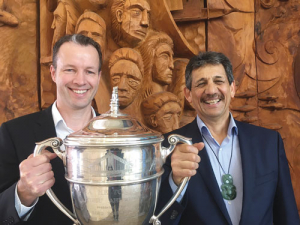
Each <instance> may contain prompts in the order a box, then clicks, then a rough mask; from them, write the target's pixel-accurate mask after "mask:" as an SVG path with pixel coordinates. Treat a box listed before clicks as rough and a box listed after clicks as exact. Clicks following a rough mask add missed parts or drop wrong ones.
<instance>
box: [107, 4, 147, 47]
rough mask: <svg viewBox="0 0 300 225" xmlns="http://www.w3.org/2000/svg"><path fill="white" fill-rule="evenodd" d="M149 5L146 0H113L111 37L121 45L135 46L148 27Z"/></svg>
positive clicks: (143, 37)
mask: <svg viewBox="0 0 300 225" xmlns="http://www.w3.org/2000/svg"><path fill="white" fill-rule="evenodd" d="M149 13H150V6H149V4H148V2H147V1H146V0H113V3H112V6H111V24H112V30H111V31H112V37H113V39H114V41H115V42H116V43H117V44H118V45H119V46H121V47H131V48H133V47H136V46H137V45H138V44H139V43H140V42H141V41H142V40H144V39H145V37H146V35H147V32H148V28H149Z"/></svg>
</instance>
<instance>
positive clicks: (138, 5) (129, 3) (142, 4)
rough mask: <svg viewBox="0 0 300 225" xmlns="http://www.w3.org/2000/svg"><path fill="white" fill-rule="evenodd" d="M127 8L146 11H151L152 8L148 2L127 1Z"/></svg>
mask: <svg viewBox="0 0 300 225" xmlns="http://www.w3.org/2000/svg"><path fill="white" fill-rule="evenodd" d="M124 7H125V8H140V9H146V10H147V11H150V6H149V4H148V2H147V1H145V0H126V1H125V4H124Z"/></svg>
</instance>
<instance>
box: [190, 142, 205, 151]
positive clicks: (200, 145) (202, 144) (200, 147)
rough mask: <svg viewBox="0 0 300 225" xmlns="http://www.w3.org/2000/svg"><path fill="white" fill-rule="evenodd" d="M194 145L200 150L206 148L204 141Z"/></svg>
mask: <svg viewBox="0 0 300 225" xmlns="http://www.w3.org/2000/svg"><path fill="white" fill-rule="evenodd" d="M193 146H194V147H196V148H197V149H198V150H199V151H201V150H202V149H203V148H204V143H203V142H199V143H195V144H193Z"/></svg>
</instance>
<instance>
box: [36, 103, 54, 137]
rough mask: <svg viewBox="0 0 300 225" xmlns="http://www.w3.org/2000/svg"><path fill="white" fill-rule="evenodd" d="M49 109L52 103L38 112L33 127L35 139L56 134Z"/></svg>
mask: <svg viewBox="0 0 300 225" xmlns="http://www.w3.org/2000/svg"><path fill="white" fill-rule="evenodd" d="M51 109H52V105H51V106H50V107H48V108H47V109H45V110H43V111H41V113H40V114H39V118H37V121H36V124H35V127H34V132H35V136H36V140H37V141H43V140H45V139H47V138H50V137H56V136H57V135H56V131H55V127H54V122H53V117H52V111H51Z"/></svg>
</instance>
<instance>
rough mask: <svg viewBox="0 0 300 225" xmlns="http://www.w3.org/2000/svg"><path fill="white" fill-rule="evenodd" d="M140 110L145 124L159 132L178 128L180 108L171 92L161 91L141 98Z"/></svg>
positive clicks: (177, 100)
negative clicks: (143, 98)
mask: <svg viewBox="0 0 300 225" xmlns="http://www.w3.org/2000/svg"><path fill="white" fill-rule="evenodd" d="M141 112H142V116H143V119H144V123H145V125H146V126H148V127H150V128H151V129H153V130H156V131H159V132H161V133H168V132H170V131H172V130H175V129H177V128H179V120H180V116H181V112H182V108H181V105H180V102H179V99H178V98H177V96H176V95H174V94H173V93H171V92H167V91H163V92H158V93H155V94H153V95H150V96H149V97H148V98H146V99H145V100H143V102H142V104H141Z"/></svg>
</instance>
